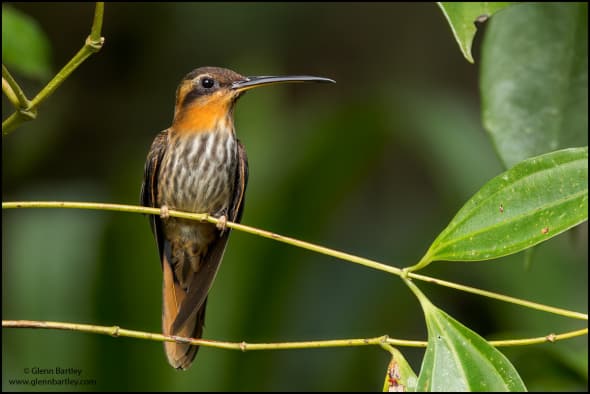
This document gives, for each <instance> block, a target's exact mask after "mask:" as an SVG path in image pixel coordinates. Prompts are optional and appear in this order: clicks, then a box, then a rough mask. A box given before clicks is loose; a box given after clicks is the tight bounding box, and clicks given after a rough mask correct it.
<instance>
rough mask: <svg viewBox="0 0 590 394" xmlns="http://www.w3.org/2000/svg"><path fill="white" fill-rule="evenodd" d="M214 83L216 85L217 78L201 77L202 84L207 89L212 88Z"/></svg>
mask: <svg viewBox="0 0 590 394" xmlns="http://www.w3.org/2000/svg"><path fill="white" fill-rule="evenodd" d="M213 85H215V80H214V79H213V78H209V77H206V78H203V79H201V86H202V87H204V88H205V89H211V88H212V87H213Z"/></svg>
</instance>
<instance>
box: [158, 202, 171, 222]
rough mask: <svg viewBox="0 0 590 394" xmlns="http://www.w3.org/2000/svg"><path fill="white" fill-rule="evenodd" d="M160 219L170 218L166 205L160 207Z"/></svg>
mask: <svg viewBox="0 0 590 394" xmlns="http://www.w3.org/2000/svg"><path fill="white" fill-rule="evenodd" d="M160 217H161V218H162V219H168V218H169V217H170V210H169V209H168V205H162V206H161V207H160Z"/></svg>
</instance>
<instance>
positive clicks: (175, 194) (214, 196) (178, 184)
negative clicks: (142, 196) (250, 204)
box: [158, 132, 237, 215]
mask: <svg viewBox="0 0 590 394" xmlns="http://www.w3.org/2000/svg"><path fill="white" fill-rule="evenodd" d="M236 165H237V142H236V140H235V137H234V136H233V134H232V133H221V132H215V133H199V134H197V135H192V136H178V137H176V139H174V140H173V141H171V143H170V146H169V149H168V151H167V152H166V155H165V157H164V160H163V166H162V168H161V170H160V178H161V179H160V182H159V193H158V194H159V204H160V205H166V206H168V207H169V208H170V209H179V210H183V211H190V212H196V213H209V214H213V215H218V214H226V213H227V211H228V210H229V206H230V203H231V200H232V195H233V192H234V183H235V176H236Z"/></svg>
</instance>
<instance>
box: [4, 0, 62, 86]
mask: <svg viewBox="0 0 590 394" xmlns="http://www.w3.org/2000/svg"><path fill="white" fill-rule="evenodd" d="M49 58H50V44H49V40H48V39H47V37H46V36H45V33H44V32H43V31H42V30H41V27H40V26H39V24H38V23H37V21H36V20H34V19H33V18H31V17H30V16H28V15H26V14H24V13H22V12H20V11H18V10H17V9H15V8H13V7H10V6H6V5H2V63H4V64H6V65H8V66H11V67H12V68H14V69H16V70H17V71H19V72H20V73H22V74H23V75H25V76H28V77H30V78H35V79H39V80H47V79H49V77H50V75H51V66H50V60H49Z"/></svg>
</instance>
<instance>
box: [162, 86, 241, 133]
mask: <svg viewBox="0 0 590 394" xmlns="http://www.w3.org/2000/svg"><path fill="white" fill-rule="evenodd" d="M231 101H232V98H231V97H228V96H226V95H214V96H212V97H210V96H209V97H203V98H200V99H198V100H196V101H195V102H193V103H191V104H190V105H188V106H187V107H186V108H181V109H180V110H178V113H176V114H175V117H174V122H173V123H172V128H173V129H174V130H175V131H177V132H179V133H206V132H210V131H216V130H219V129H225V128H227V127H228V126H231V123H232V121H231V116H232V114H231V112H232V108H231V106H232V105H231Z"/></svg>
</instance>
